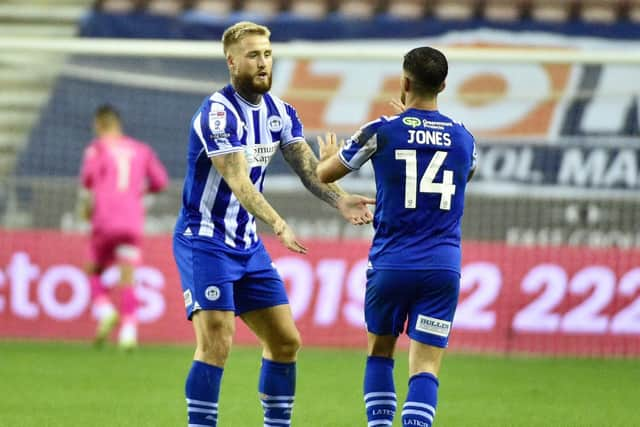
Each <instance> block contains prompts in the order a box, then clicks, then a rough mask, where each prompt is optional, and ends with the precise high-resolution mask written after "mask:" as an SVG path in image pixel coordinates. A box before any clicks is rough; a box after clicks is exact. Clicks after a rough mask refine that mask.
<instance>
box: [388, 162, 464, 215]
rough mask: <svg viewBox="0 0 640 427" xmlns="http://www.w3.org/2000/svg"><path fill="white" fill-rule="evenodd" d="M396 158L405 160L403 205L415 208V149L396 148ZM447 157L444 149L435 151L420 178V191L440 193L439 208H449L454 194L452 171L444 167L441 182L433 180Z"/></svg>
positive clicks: (416, 187) (416, 182)
mask: <svg viewBox="0 0 640 427" xmlns="http://www.w3.org/2000/svg"><path fill="white" fill-rule="evenodd" d="M395 152H396V160H404V161H405V176H406V178H405V186H404V207H405V208H407V209H415V208H416V198H417V190H418V161H417V156H416V150H396V151H395ZM446 158H447V152H446V151H436V152H435V154H434V155H433V157H432V158H431V161H430V162H429V166H427V170H426V171H425V172H424V175H422V178H421V179H420V187H419V189H420V192H421V193H438V194H440V209H442V210H444V211H448V210H451V197H452V196H453V195H454V194H456V186H455V184H454V183H453V171H451V170H448V169H445V170H444V171H443V174H442V182H433V180H434V179H435V178H436V175H437V174H438V171H439V170H440V168H441V167H442V164H443V163H444V159H446Z"/></svg>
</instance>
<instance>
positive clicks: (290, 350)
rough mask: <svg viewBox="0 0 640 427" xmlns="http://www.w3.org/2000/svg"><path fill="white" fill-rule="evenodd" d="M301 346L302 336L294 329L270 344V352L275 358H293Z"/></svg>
mask: <svg viewBox="0 0 640 427" xmlns="http://www.w3.org/2000/svg"><path fill="white" fill-rule="evenodd" d="M301 346H302V338H301V337H300V333H299V332H298V331H296V332H295V333H292V334H289V335H287V336H285V337H282V338H281V339H280V340H278V342H277V343H276V344H275V345H273V346H271V353H272V355H273V357H274V359H275V360H294V359H295V358H296V355H297V354H298V350H300V347H301Z"/></svg>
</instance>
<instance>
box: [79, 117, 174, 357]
mask: <svg viewBox="0 0 640 427" xmlns="http://www.w3.org/2000/svg"><path fill="white" fill-rule="evenodd" d="M94 127H95V132H96V139H95V140H93V141H92V142H91V143H90V145H89V146H88V147H87V148H86V150H85V152H84V160H83V164H82V171H81V173H80V180H81V183H82V187H83V191H81V198H80V200H81V210H82V213H83V216H84V217H85V218H87V219H90V220H91V239H90V248H89V249H90V262H89V265H88V266H87V272H88V273H89V275H90V281H91V295H92V301H93V311H94V314H95V315H96V316H97V318H98V327H97V331H96V344H98V345H100V344H102V343H104V341H105V340H106V338H107V337H108V335H109V333H110V332H111V330H112V329H113V328H114V327H115V326H116V325H117V324H118V323H120V325H121V326H120V331H119V334H118V342H119V345H120V346H121V347H122V348H125V349H130V348H133V347H135V346H136V344H137V318H136V311H137V307H138V301H137V299H136V296H135V290H134V277H133V273H134V268H135V266H136V265H137V264H138V263H139V262H140V261H141V251H140V243H141V239H142V234H143V228H144V214H145V212H144V205H143V196H144V195H145V194H146V193H148V192H151V193H155V192H159V191H162V190H163V189H165V188H166V186H167V184H168V176H167V172H166V170H165V168H164V166H163V165H162V163H161V162H160V160H158V158H157V156H156V154H155V152H154V151H153V149H152V148H151V147H149V146H148V145H146V144H144V143H142V142H140V141H136V140H135V139H133V138H130V137H128V136H126V135H124V133H123V131H122V125H121V120H120V116H119V114H118V112H117V111H116V110H115V109H113V108H112V107H110V106H108V105H105V106H101V107H99V108H98V109H97V111H96V113H95V117H94ZM113 264H117V265H118V266H119V268H120V281H119V286H120V287H121V292H120V295H121V298H120V301H119V305H118V309H116V307H115V306H114V305H113V303H112V302H111V297H110V296H109V292H108V289H107V288H106V287H105V286H104V284H103V283H102V282H101V279H100V276H101V274H102V272H103V271H104V270H105V269H106V268H107V267H109V266H110V265H113Z"/></svg>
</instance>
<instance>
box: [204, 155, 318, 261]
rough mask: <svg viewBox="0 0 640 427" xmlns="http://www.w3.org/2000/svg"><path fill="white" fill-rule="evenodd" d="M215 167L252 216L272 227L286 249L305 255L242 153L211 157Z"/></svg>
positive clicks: (303, 248)
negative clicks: (256, 182)
mask: <svg viewBox="0 0 640 427" xmlns="http://www.w3.org/2000/svg"><path fill="white" fill-rule="evenodd" d="M211 161H212V162H213V165H214V167H215V168H216V169H217V170H218V172H220V174H221V175H222V177H223V178H224V180H225V182H226V183H227V185H228V186H229V188H230V189H231V191H232V192H233V194H234V195H235V196H236V198H237V199H238V201H239V202H240V204H241V205H242V206H243V207H244V208H245V209H246V210H247V211H248V212H249V213H251V214H252V215H253V216H255V217H256V218H258V219H259V220H261V221H263V222H264V223H266V224H268V225H269V226H271V227H272V228H273V232H274V233H275V234H276V236H278V239H280V241H281V242H282V244H284V245H285V246H286V247H287V248H289V249H290V250H292V251H294V252H298V253H305V252H306V251H307V249H306V248H305V247H304V246H302V245H301V244H300V243H299V242H298V241H297V240H296V237H295V235H294V234H293V231H292V230H291V229H290V228H289V226H288V225H287V223H286V222H285V221H284V219H282V217H281V216H280V215H279V214H278V212H276V210H275V209H274V208H273V207H272V206H271V205H270V204H269V202H267V199H265V198H264V196H263V195H262V193H260V192H259V191H258V190H256V188H255V187H254V185H253V182H251V178H250V177H249V173H248V172H247V171H248V165H247V159H246V158H245V156H244V153H243V152H238V151H236V152H233V153H228V154H223V155H220V156H214V157H212V158H211Z"/></svg>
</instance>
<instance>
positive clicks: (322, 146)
mask: <svg viewBox="0 0 640 427" xmlns="http://www.w3.org/2000/svg"><path fill="white" fill-rule="evenodd" d="M343 144H344V140H341V141H340V142H339V143H338V137H337V136H336V134H335V133H333V132H327V133H326V136H325V139H324V140H323V139H322V137H321V136H320V135H318V149H319V151H320V161H323V160H325V159H328V158H329V157H331V156H333V155H334V154H336V153H337V152H338V151H340V148H342V145H343Z"/></svg>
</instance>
